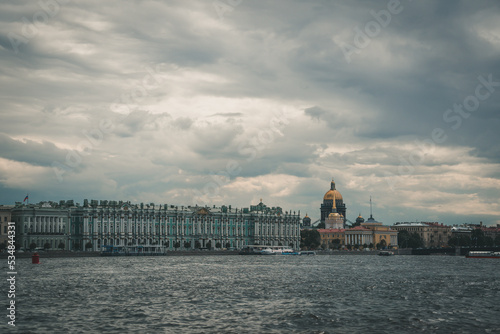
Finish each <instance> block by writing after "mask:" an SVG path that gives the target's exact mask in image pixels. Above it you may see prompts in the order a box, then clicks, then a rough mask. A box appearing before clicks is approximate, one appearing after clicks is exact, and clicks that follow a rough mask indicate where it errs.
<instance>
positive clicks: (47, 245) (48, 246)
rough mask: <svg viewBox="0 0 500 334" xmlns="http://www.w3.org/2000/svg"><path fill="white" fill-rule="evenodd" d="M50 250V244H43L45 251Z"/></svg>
mask: <svg viewBox="0 0 500 334" xmlns="http://www.w3.org/2000/svg"><path fill="white" fill-rule="evenodd" d="M49 248H50V244H49V243H48V242H46V243H45V244H43V249H45V250H47V249H49Z"/></svg>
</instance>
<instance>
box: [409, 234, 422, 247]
mask: <svg viewBox="0 0 500 334" xmlns="http://www.w3.org/2000/svg"><path fill="white" fill-rule="evenodd" d="M423 246H424V241H423V240H422V238H421V237H420V234H418V233H417V232H413V233H412V234H410V240H408V247H411V248H421V247H423Z"/></svg>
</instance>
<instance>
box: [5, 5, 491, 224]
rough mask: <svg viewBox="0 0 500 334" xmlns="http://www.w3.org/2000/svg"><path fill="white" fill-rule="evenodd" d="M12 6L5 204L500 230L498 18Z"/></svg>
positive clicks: (393, 10) (473, 13)
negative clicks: (254, 210)
mask: <svg viewBox="0 0 500 334" xmlns="http://www.w3.org/2000/svg"><path fill="white" fill-rule="evenodd" d="M0 8H1V10H0V65H1V66H0V71H1V76H0V84H1V87H2V89H1V97H2V98H1V100H0V104H1V109H0V110H1V113H0V203H2V204H13V203H14V202H16V201H22V200H23V199H24V197H25V196H26V194H27V193H29V198H30V202H38V201H43V200H54V201H59V200H60V199H74V200H76V201H77V202H80V203H81V202H82V201H83V199H85V198H88V199H98V200H100V199H108V200H129V201H132V202H134V203H140V202H148V203H149V202H154V203H156V204H160V203H161V204H163V203H168V204H175V205H193V204H198V205H210V206H212V205H217V206H219V205H222V204H231V205H232V206H233V207H248V206H249V205H250V204H257V203H258V202H259V200H260V198H262V199H263V202H264V203H266V204H267V205H269V206H281V207H283V208H284V210H287V211H289V210H292V211H298V210H300V212H301V215H302V216H303V215H304V214H305V213H308V214H309V216H310V217H311V218H312V219H313V221H314V220H316V219H318V218H319V215H320V213H319V207H320V203H321V202H322V198H323V195H324V193H325V192H326V191H327V190H328V189H329V187H330V181H331V179H332V177H333V178H334V179H335V181H336V184H337V189H338V190H339V191H340V192H341V193H342V195H343V197H344V202H345V203H346V205H347V218H348V219H350V220H352V221H353V220H354V219H355V218H356V217H357V215H358V214H359V213H361V214H362V215H363V216H364V217H367V216H369V213H370V209H369V207H370V206H369V199H370V195H371V196H372V198H373V204H374V217H375V218H376V219H378V220H380V221H383V222H385V223H386V224H393V223H395V222H397V221H416V220H417V221H438V222H442V223H445V224H461V223H471V222H473V223H479V221H483V223H485V224H488V225H493V224H497V223H500V203H499V202H500V201H499V195H500V134H499V133H500V132H499V129H500V94H499V93H500V18H499V14H500V3H499V2H498V1H455V2H453V3H451V2H444V1H418V2H417V1H413V2H412V1H409V0H406V1H404V0H401V2H400V3H398V2H395V1H389V2H387V1H361V0H360V1H349V2H346V1H327V0H324V1H299V0H296V1H292V0H287V1H272V2H271V1H250V0H217V1H181V0H179V1H126V2H125V1H105V2H103V1H85V2H76V1H68V0H57V1H56V0H45V1H44V0H42V1H41V2H38V1H14V2H11V3H5V2H3V3H2V4H1V5H0Z"/></svg>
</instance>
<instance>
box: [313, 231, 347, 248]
mask: <svg viewBox="0 0 500 334" xmlns="http://www.w3.org/2000/svg"><path fill="white" fill-rule="evenodd" d="M318 232H319V236H320V246H322V247H324V248H328V249H330V248H338V247H343V246H344V245H345V233H344V232H345V229H343V228H340V229H335V228H328V229H325V228H320V229H318Z"/></svg>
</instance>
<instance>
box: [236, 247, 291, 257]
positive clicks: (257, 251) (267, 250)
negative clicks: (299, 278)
mask: <svg viewBox="0 0 500 334" xmlns="http://www.w3.org/2000/svg"><path fill="white" fill-rule="evenodd" d="M238 254H240V255H299V252H296V251H294V250H293V249H292V248H290V247H285V246H266V245H247V246H245V247H243V249H242V250H241V251H240V252H239V253H238Z"/></svg>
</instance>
